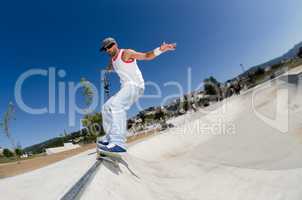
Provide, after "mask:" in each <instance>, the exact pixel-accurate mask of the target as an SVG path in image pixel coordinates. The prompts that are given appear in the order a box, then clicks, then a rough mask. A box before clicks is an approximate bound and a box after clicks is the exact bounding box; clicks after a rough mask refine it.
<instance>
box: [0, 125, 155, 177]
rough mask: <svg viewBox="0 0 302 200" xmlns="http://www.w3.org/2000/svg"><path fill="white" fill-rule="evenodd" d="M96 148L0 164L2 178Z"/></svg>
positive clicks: (130, 140) (136, 138) (133, 138)
mask: <svg viewBox="0 0 302 200" xmlns="http://www.w3.org/2000/svg"><path fill="white" fill-rule="evenodd" d="M157 132H158V130H152V131H149V132H147V133H144V134H141V135H136V136H131V137H128V139H127V143H129V144H132V143H134V142H138V141H139V140H143V139H145V138H147V137H150V136H152V135H155V134H156V133H157ZM95 147H96V144H95V143H93V144H87V145H83V146H81V147H79V148H76V149H72V150H68V151H64V152H60V153H56V154H52V155H47V156H39V157H36V158H32V159H28V160H22V161H20V163H18V162H11V163H4V164H0V178H5V177H10V176H16V175H18V174H22V173H25V172H28V171H32V170H35V169H39V168H41V167H44V166H47V165H50V164H53V163H55V162H58V161H61V160H64V159H66V158H69V157H71V156H74V155H77V154H79V153H82V152H84V151H87V150H89V149H93V148H95Z"/></svg>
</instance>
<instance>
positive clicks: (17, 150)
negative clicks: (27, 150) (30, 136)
mask: <svg viewBox="0 0 302 200" xmlns="http://www.w3.org/2000/svg"><path fill="white" fill-rule="evenodd" d="M15 154H16V155H17V156H19V157H20V156H21V155H22V154H23V152H22V149H20V148H17V149H15Z"/></svg>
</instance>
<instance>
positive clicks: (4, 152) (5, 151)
mask: <svg viewBox="0 0 302 200" xmlns="http://www.w3.org/2000/svg"><path fill="white" fill-rule="evenodd" d="M3 155H4V156H5V157H7V158H10V157H13V156H14V153H13V152H12V151H11V150H9V149H3Z"/></svg>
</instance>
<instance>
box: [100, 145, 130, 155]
mask: <svg viewBox="0 0 302 200" xmlns="http://www.w3.org/2000/svg"><path fill="white" fill-rule="evenodd" d="M99 151H106V152H113V153H125V152H127V150H126V149H124V148H123V147H120V146H118V145H116V144H109V145H107V146H99Z"/></svg>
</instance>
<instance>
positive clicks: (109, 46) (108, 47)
mask: <svg viewBox="0 0 302 200" xmlns="http://www.w3.org/2000/svg"><path fill="white" fill-rule="evenodd" d="M113 45H115V43H111V44H109V45H108V46H106V47H104V50H105V51H107V50H108V49H111V47H113Z"/></svg>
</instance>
